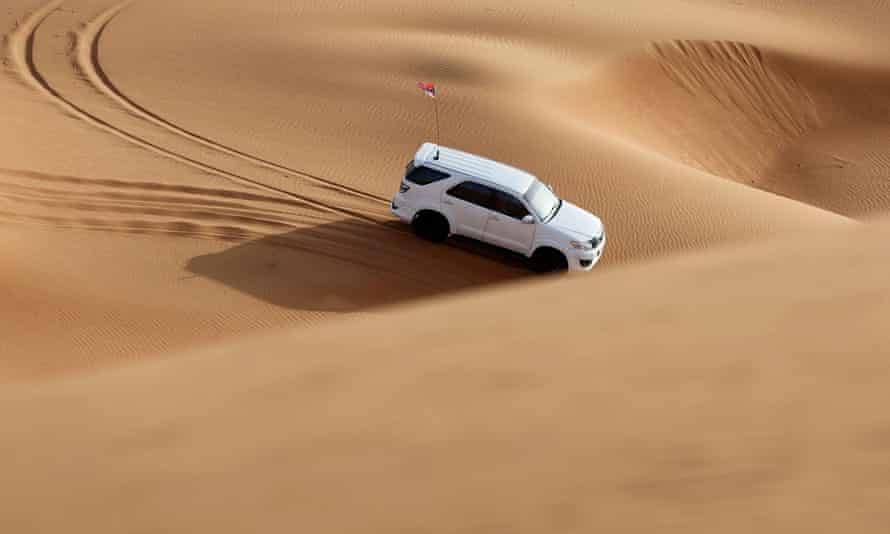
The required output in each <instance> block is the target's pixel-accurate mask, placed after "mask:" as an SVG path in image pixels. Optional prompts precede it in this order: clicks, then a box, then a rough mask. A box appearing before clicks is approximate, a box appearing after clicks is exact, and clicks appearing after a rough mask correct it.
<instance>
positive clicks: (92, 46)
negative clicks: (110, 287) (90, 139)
mask: <svg viewBox="0 0 890 534" xmlns="http://www.w3.org/2000/svg"><path fill="white" fill-rule="evenodd" d="M134 1H135V0H125V1H124V2H121V3H119V4H116V5H114V6H112V7H110V8H108V9H107V10H105V11H104V12H102V13H100V14H99V15H98V16H97V17H96V18H94V19H93V20H92V21H90V22H89V23H87V25H86V26H85V27H84V29H83V30H82V31H81V32H80V33H79V34H78V39H77V45H76V50H75V54H76V57H75V60H76V62H77V68H78V71H79V72H81V73H83V75H84V76H85V77H86V79H87V81H88V82H89V83H90V84H91V85H92V86H93V87H94V88H95V89H96V90H97V91H99V92H100V93H102V94H104V95H105V96H107V97H108V98H110V99H111V100H113V101H114V102H116V103H117V104H118V105H120V106H121V107H123V108H125V109H126V110H127V111H129V112H130V113H132V114H134V115H137V116H138V117H140V118H142V119H144V120H146V121H149V122H151V123H152V124H154V125H156V126H159V127H161V128H164V129H166V130H168V131H170V132H173V133H174V134H176V135H178V136H180V137H183V138H185V139H188V140H190V141H193V142H196V143H199V144H201V145H203V146H205V147H207V148H211V149H213V150H217V151H219V152H222V153H225V154H228V155H230V156H233V157H236V158H239V159H242V160H244V161H247V162H249V163H252V164H254V165H259V166H261V167H264V168H267V169H269V170H273V171H277V172H281V173H284V174H288V175H291V176H293V177H295V178H298V179H301V180H306V181H309V182H313V183H316V184H319V185H322V186H324V187H329V188H333V189H336V190H338V191H341V192H344V193H348V194H351V195H355V196H359V197H362V198H365V199H368V200H372V201H375V202H378V203H381V204H384V205H388V204H389V199H387V198H384V197H381V196H379V195H375V194H373V193H369V192H367V191H362V190H361V189H357V188H354V187H349V186H347V185H344V184H341V183H339V182H335V181H333V180H329V179H326V178H323V177H321V176H317V175H314V174H311V173H308V172H305V171H301V170H299V169H295V168H292V167H288V166H285V165H281V164H278V163H275V162H273V161H270V160H267V159H264V158H261V157H258V156H255V155H253V154H249V153H247V152H244V151H243V150H239V149H237V148H234V147H231V146H228V145H225V144H223V143H220V142H218V141H214V140H213V139H210V138H208V137H206V136H203V135H201V134H198V133H196V132H193V131H191V130H188V129H186V128H183V127H182V126H179V125H177V124H175V123H173V122H172V121H170V120H168V119H166V118H164V117H162V116H160V115H158V114H157V113H155V112H153V111H151V110H149V109H147V108H145V107H144V106H141V105H140V104H138V103H136V102H135V101H134V100H133V99H131V98H130V97H128V96H127V95H126V94H125V93H124V92H123V91H122V90H121V89H120V88H119V87H118V86H117V85H116V84H115V83H114V82H113V81H112V80H111V78H110V77H109V76H108V73H107V72H106V71H105V69H104V68H103V67H102V63H101V61H100V60H99V47H100V45H101V40H102V36H103V35H104V33H105V30H106V29H107V28H108V26H109V25H110V24H111V22H112V21H113V20H114V18H115V17H117V16H118V15H119V14H120V13H121V12H122V11H123V10H124V9H126V8H127V7H129V6H130V5H131V4H132V3H133V2H134Z"/></svg>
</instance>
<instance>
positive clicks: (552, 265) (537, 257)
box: [531, 247, 569, 273]
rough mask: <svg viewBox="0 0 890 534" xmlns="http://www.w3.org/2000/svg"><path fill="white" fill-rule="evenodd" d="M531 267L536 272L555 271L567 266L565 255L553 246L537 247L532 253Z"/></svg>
mask: <svg viewBox="0 0 890 534" xmlns="http://www.w3.org/2000/svg"><path fill="white" fill-rule="evenodd" d="M531 268H532V270H533V271H535V272H536V273H556V272H561V271H565V270H567V269H568V268H569V262H568V260H566V257H565V255H564V254H563V253H562V252H560V251H558V250H556V249H554V248H547V247H544V248H539V249H538V250H536V251H535V253H534V254H532V258H531Z"/></svg>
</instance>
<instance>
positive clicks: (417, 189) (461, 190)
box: [391, 143, 606, 272]
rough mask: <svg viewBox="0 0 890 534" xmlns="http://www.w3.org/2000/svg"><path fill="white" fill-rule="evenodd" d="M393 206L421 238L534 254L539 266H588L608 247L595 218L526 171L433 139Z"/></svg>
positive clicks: (547, 268)
mask: <svg viewBox="0 0 890 534" xmlns="http://www.w3.org/2000/svg"><path fill="white" fill-rule="evenodd" d="M391 209H392V212H393V214H395V215H396V216H397V217H398V218H399V219H401V220H403V221H405V222H407V223H411V225H412V226H413V227H414V229H415V231H416V232H417V234H418V235H420V236H421V237H424V238H426V239H429V240H431V241H444V240H445V239H447V238H448V236H449V235H452V234H458V235H462V236H466V237H470V238H473V239H478V240H480V241H485V242H487V243H491V244H492V245H496V246H499V247H503V248H506V249H509V250H512V251H514V252H518V253H520V254H523V255H525V256H526V257H528V258H531V266H532V268H533V269H534V270H536V271H543V272H549V271H559V270H565V269H569V270H572V271H587V270H590V269H592V268H593V266H594V265H596V263H597V262H598V261H599V259H600V257H601V256H602V253H603V247H604V246H605V244H606V234H605V232H604V230H603V223H602V221H600V219H599V218H598V217H597V216H595V215H593V214H592V213H589V212H587V211H585V210H583V209H581V208H579V207H578V206H575V205H574V204H572V203H570V202H566V201H565V200H560V199H559V198H557V196H556V195H554V194H553V191H552V190H551V189H550V187H549V186H547V185H545V184H543V183H541V182H540V181H539V180H538V179H537V178H535V177H534V176H532V175H531V174H529V173H527V172H524V171H521V170H519V169H515V168H513V167H510V166H508V165H504V164H503V163H498V162H495V161H491V160H489V159H486V158H483V157H480V156H475V155H473V154H467V153H466V152H461V151H460V150H454V149H451V148H445V147H439V146H437V145H434V144H431V143H424V144H423V145H422V146H421V147H420V149H419V150H418V151H417V154H416V155H415V156H414V160H413V161H411V162H410V163H408V167H407V169H406V172H405V178H404V179H403V181H402V184H401V187H400V188H399V192H398V193H396V196H395V197H394V198H393V200H392V208H391Z"/></svg>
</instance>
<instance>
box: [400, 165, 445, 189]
mask: <svg viewBox="0 0 890 534" xmlns="http://www.w3.org/2000/svg"><path fill="white" fill-rule="evenodd" d="M412 167H413V165H412V166H409V168H408V174H406V175H405V179H406V180H408V181H409V182H411V183H414V184H417V185H428V184H431V183H433V182H438V181H440V180H444V179H445V178H449V177H450V175H448V174H445V173H444V172H440V171H437V170H435V169H430V168H429V167H416V168H412Z"/></svg>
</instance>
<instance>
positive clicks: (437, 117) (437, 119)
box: [433, 94, 439, 159]
mask: <svg viewBox="0 0 890 534" xmlns="http://www.w3.org/2000/svg"><path fill="white" fill-rule="evenodd" d="M433 105H434V107H435V109H436V159H439V95H438V94H437V95H436V96H434V97H433Z"/></svg>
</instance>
